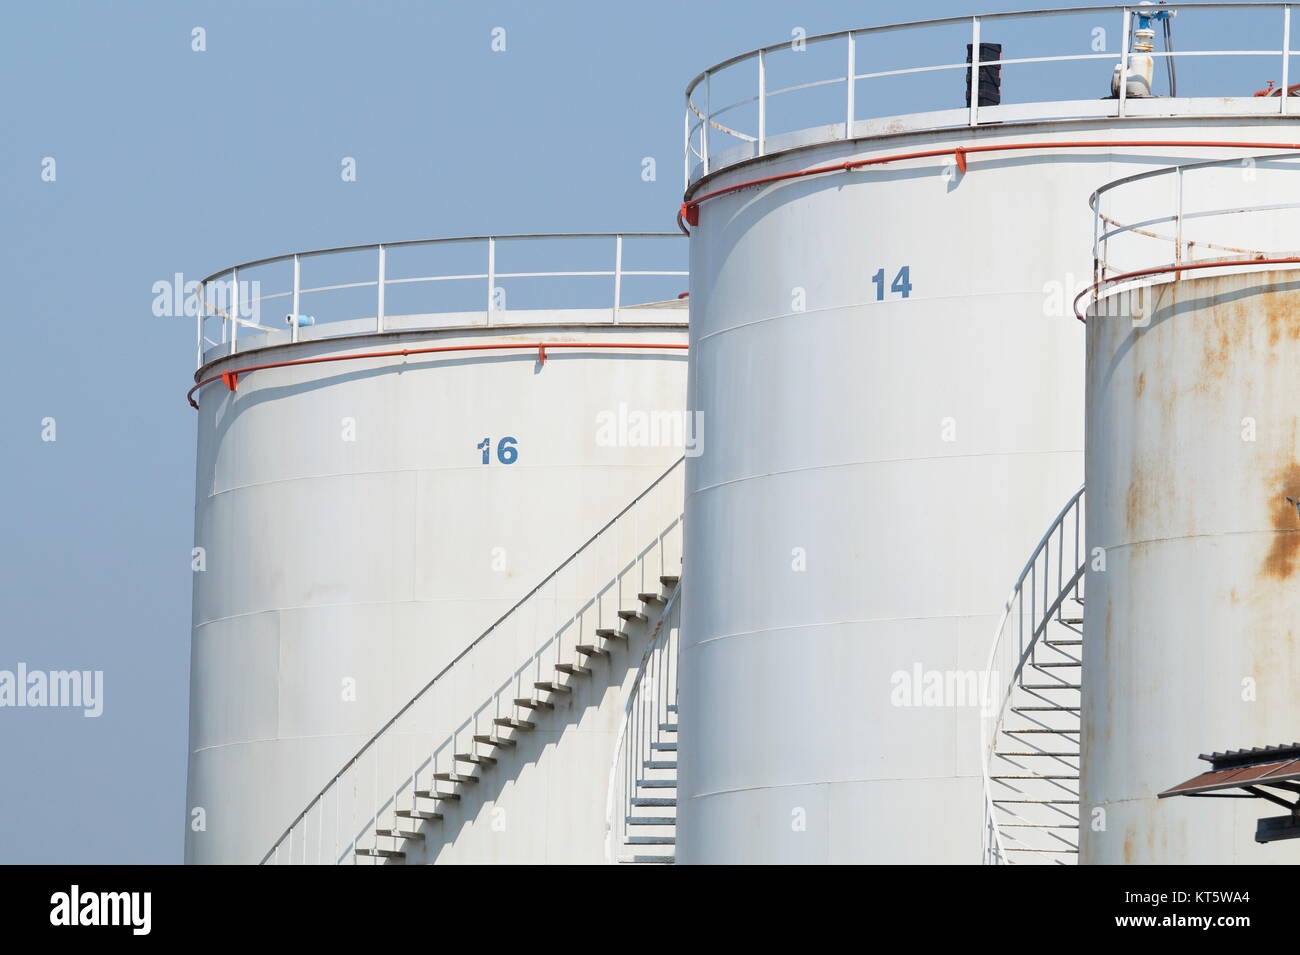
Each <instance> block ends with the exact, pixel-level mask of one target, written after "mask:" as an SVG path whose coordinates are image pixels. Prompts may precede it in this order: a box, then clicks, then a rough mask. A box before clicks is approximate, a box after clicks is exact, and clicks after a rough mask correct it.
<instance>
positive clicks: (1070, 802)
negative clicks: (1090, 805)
mask: <svg viewBox="0 0 1300 955" xmlns="http://www.w3.org/2000/svg"><path fill="white" fill-rule="evenodd" d="M990 802H1015V803H1034V804H1035V805H1040V806H1077V805H1079V800H1077V799H992V800H990Z"/></svg>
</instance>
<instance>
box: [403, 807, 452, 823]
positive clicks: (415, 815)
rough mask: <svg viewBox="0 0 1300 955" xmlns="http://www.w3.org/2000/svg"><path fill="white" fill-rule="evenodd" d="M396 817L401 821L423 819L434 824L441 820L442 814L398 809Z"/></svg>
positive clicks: (422, 810)
mask: <svg viewBox="0 0 1300 955" xmlns="http://www.w3.org/2000/svg"><path fill="white" fill-rule="evenodd" d="M397 815H399V816H401V817H402V818H403V819H425V820H428V821H429V822H436V821H438V820H439V819H441V818H442V813H440V812H429V811H427V810H425V809H399V810H397Z"/></svg>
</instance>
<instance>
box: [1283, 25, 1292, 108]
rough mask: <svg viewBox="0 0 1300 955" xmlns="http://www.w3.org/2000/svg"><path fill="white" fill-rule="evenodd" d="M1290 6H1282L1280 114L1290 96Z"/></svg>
mask: <svg viewBox="0 0 1300 955" xmlns="http://www.w3.org/2000/svg"><path fill="white" fill-rule="evenodd" d="M1290 86H1291V8H1290V7H1283V8H1282V115H1283V116H1285V115H1286V114H1287V113H1288V112H1290V110H1288V109H1287V100H1289V99H1290V98H1291V94H1290Z"/></svg>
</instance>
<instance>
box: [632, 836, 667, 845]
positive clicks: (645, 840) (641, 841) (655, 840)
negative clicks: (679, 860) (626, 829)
mask: <svg viewBox="0 0 1300 955" xmlns="http://www.w3.org/2000/svg"><path fill="white" fill-rule="evenodd" d="M623 844H624V845H628V846H672V845H676V844H677V837H676V836H626V837H624V839H623Z"/></svg>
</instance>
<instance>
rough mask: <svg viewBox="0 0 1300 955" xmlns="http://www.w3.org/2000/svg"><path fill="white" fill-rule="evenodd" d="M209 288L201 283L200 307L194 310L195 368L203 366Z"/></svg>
mask: <svg viewBox="0 0 1300 955" xmlns="http://www.w3.org/2000/svg"><path fill="white" fill-rule="evenodd" d="M207 301H208V288H207V286H206V285H204V284H203V283H202V282H200V283H199V301H198V308H197V309H195V312H194V324H195V328H194V348H195V356H194V358H195V364H194V369H195V371H197V370H198V369H200V368H202V367H203V313H204V312H205V311H207V307H208V305H207Z"/></svg>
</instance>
